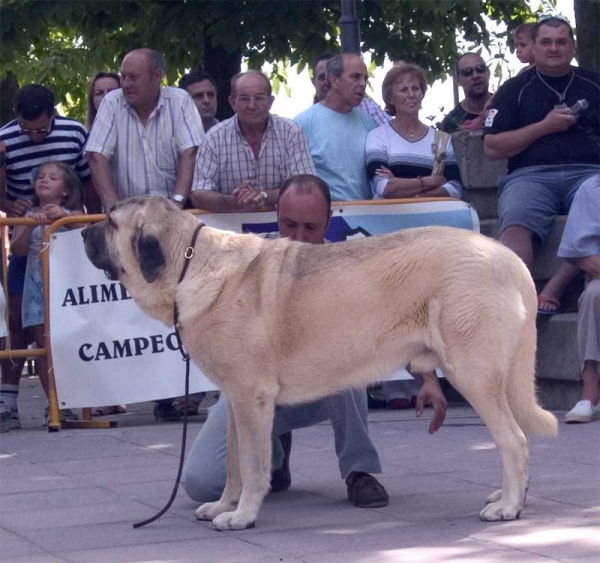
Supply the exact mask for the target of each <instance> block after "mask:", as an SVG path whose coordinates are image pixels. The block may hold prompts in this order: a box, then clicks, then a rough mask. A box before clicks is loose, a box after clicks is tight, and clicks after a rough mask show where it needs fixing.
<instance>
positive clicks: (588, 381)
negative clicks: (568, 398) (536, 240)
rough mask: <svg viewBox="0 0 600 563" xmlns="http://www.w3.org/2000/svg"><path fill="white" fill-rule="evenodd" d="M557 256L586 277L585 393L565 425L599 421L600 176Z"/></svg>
mask: <svg viewBox="0 0 600 563" xmlns="http://www.w3.org/2000/svg"><path fill="white" fill-rule="evenodd" d="M558 256H559V258H564V259H565V260H567V261H569V262H571V263H574V264H576V265H577V266H578V267H579V268H581V269H582V270H583V271H584V272H585V273H586V275H587V284H586V287H585V291H584V292H583V294H582V295H581V297H580V298H579V320H578V325H577V342H578V347H579V360H580V361H581V363H582V365H583V369H582V372H581V377H582V379H583V390H582V393H581V400H580V401H579V402H578V403H577V404H576V405H575V406H574V407H573V408H572V409H571V410H570V411H569V412H568V413H567V414H566V415H565V422H567V423H577V422H590V421H591V420H592V419H594V418H600V396H599V394H598V364H599V363H600V174H599V175H596V176H594V177H593V178H590V179H589V180H586V181H585V182H584V183H583V184H582V185H581V187H580V188H579V191H578V192H577V195H576V196H575V199H574V200H573V205H572V206H571V211H570V213H569V218H568V219H567V225H566V226H565V231H564V234H563V239H562V242H561V244H560V248H559V249H558Z"/></svg>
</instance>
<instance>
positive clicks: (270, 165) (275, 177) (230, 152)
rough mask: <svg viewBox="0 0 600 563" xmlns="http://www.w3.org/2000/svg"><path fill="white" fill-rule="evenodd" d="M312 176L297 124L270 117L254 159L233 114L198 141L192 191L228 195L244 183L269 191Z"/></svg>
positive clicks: (303, 139) (309, 159)
mask: <svg viewBox="0 0 600 563" xmlns="http://www.w3.org/2000/svg"><path fill="white" fill-rule="evenodd" d="M314 173H315V167H314V164H313V161H312V157H311V156H310V150H309V148H308V143H307V142H306V137H305V136H304V133H303V132H302V129H300V127H299V126H298V124H297V123H295V122H294V121H292V120H291V119H286V118H285V117H279V116H277V115H270V116H269V119H268V123H267V128H266V129H265V132H264V135H263V138H262V143H261V147H260V151H259V154H258V158H256V155H255V154H254V151H253V150H252V147H251V146H250V145H249V144H248V142H247V141H246V140H245V139H244V137H243V135H242V132H241V131H240V127H239V123H238V119H237V115H234V116H233V117H232V118H230V119H227V120H225V121H223V122H221V123H219V124H218V125H215V126H214V127H212V128H211V129H210V131H209V132H208V133H207V134H206V137H205V138H204V140H203V141H202V143H201V145H200V147H199V149H198V155H197V156H196V171H195V173H194V181H193V183H192V190H214V191H218V192H220V193H224V194H230V193H231V192H233V190H235V188H237V187H239V186H240V185H241V184H242V183H243V182H246V181H249V182H250V183H251V184H253V185H254V186H256V187H260V188H263V189H267V190H270V189H277V188H279V186H280V184H281V183H282V182H284V181H285V180H287V179H288V178H291V177H292V176H296V175H297V174H314Z"/></svg>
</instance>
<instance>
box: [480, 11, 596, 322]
mask: <svg viewBox="0 0 600 563" xmlns="http://www.w3.org/2000/svg"><path fill="white" fill-rule="evenodd" d="M533 49H534V56H535V62H536V66H534V67H532V68H531V69H529V70H527V71H526V72H522V73H520V74H519V75H517V76H515V77H514V78H511V79H510V80H508V81H507V82H506V83H505V84H503V85H502V86H501V87H500V88H499V90H498V92H497V93H496V95H495V96H494V100H493V104H492V108H491V109H490V111H489V112H488V114H487V117H486V121H485V128H484V135H485V152H486V155H487V157H488V158H490V159H492V160H493V159H500V158H508V174H507V175H506V176H502V177H501V178H500V179H499V183H498V188H499V202H498V216H499V218H500V232H501V235H500V240H501V241H502V242H503V243H504V244H505V245H506V246H508V247H509V248H511V249H512V250H514V251H515V252H516V253H517V254H518V255H519V256H520V257H521V258H522V259H523V261H524V262H525V264H527V266H528V267H531V265H532V262H533V242H534V240H535V242H543V241H544V239H545V238H546V236H547V235H548V232H549V230H550V227H551V225H552V221H553V220H554V217H555V216H556V215H560V214H565V213H568V211H569V209H570V207H571V202H572V201H573V197H574V195H575V192H576V191H577V189H578V188H579V186H580V185H581V184H582V182H584V181H585V180H586V179H587V178H589V177H590V176H592V175H594V174H597V173H598V172H600V138H599V135H600V133H599V131H600V114H599V108H600V84H599V79H598V75H597V74H595V73H593V72H589V71H586V70H584V69H581V68H578V67H573V66H571V61H572V59H573V57H574V55H575V39H574V36H573V29H572V28H571V26H570V24H569V22H568V21H567V20H566V19H565V18H563V17H562V16H552V17H542V18H540V20H539V21H538V22H537V24H536V26H535V30H534V47H533ZM580 100H586V101H587V106H588V107H587V108H585V109H579V111H578V108H581V106H582V105H583V106H585V105H586V104H585V103H583V104H579V105H577V102H578V101H580ZM571 108H574V110H573V109H571ZM576 272H577V270H576V269H575V268H574V267H573V266H569V265H565V266H564V267H562V268H561V269H560V270H559V272H557V274H556V275H555V276H554V278H553V279H552V280H550V282H549V283H548V285H547V286H546V288H545V289H544V290H543V292H542V294H540V309H539V312H540V313H542V314H554V313H557V312H559V311H560V302H559V298H560V296H561V295H562V292H563V291H564V289H565V287H566V285H568V283H569V282H570V280H571V279H572V278H573V276H574V275H575V273H576Z"/></svg>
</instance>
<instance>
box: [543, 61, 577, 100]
mask: <svg viewBox="0 0 600 563" xmlns="http://www.w3.org/2000/svg"><path fill="white" fill-rule="evenodd" d="M535 72H536V74H537V76H538V78H539V79H540V80H541V81H542V84H543V85H544V86H546V88H548V89H549V90H552V91H553V92H554V93H555V94H556V95H557V96H558V101H559V102H560V105H559V107H561V108H566V107H567V105H566V104H565V98H566V97H567V90H568V89H569V86H571V82H573V78H575V73H574V72H573V69H571V79H570V80H569V83H568V84H567V87H566V88H565V89H564V90H563V93H562V94H561V93H560V92H559V91H557V90H555V89H554V88H552V86H550V84H548V83H547V82H546V81H545V80H544V79H543V78H542V75H541V74H540V71H539V70H538V69H537V67H536V69H535Z"/></svg>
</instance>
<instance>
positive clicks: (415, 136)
mask: <svg viewBox="0 0 600 563" xmlns="http://www.w3.org/2000/svg"><path fill="white" fill-rule="evenodd" d="M423 127H424V128H425V130H424V131H423ZM392 128H393V129H394V131H396V133H398V135H400V136H401V137H402V138H403V139H406V140H407V141H408V142H409V143H416V142H417V141H420V140H421V139H422V138H423V137H424V136H425V135H426V134H427V130H428V127H427V125H424V124H423V123H420V122H419V125H418V126H417V128H416V129H415V130H414V131H413V132H412V133H409V132H408V131H407V132H406V133H405V132H403V131H402V130H401V129H400V125H399V124H397V122H396V120H393V121H392ZM421 132H422V133H421Z"/></svg>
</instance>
